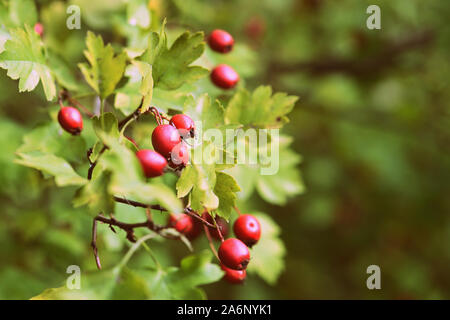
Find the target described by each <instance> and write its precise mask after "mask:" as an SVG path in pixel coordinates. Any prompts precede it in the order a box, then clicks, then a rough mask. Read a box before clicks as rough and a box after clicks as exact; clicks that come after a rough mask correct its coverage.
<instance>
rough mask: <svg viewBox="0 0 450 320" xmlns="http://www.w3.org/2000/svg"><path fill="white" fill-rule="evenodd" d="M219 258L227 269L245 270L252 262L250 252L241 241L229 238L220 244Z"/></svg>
mask: <svg viewBox="0 0 450 320" xmlns="http://www.w3.org/2000/svg"><path fill="white" fill-rule="evenodd" d="M219 258H220V261H221V262H222V263H223V264H224V265H225V266H226V267H228V268H230V269H233V270H243V269H245V268H247V265H248V263H249V261H250V251H249V250H248V248H247V246H246V245H245V244H244V243H243V242H242V241H241V240H239V239H236V238H229V239H227V240H225V241H224V242H222V243H221V244H220V247H219Z"/></svg>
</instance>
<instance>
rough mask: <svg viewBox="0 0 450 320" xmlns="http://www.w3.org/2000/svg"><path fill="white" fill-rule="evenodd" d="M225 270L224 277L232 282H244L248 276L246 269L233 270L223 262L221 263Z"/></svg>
mask: <svg viewBox="0 0 450 320" xmlns="http://www.w3.org/2000/svg"><path fill="white" fill-rule="evenodd" d="M220 267H221V268H222V270H223V271H225V275H224V276H223V278H224V279H225V280H227V281H228V282H230V283H235V284H239V283H242V282H244V280H245V277H246V276H247V271H246V270H233V269H230V268H227V267H225V266H224V265H223V264H221V265H220Z"/></svg>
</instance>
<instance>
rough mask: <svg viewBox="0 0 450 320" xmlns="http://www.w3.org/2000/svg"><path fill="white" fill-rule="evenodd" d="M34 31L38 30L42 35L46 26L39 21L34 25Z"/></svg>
mask: <svg viewBox="0 0 450 320" xmlns="http://www.w3.org/2000/svg"><path fill="white" fill-rule="evenodd" d="M34 32H36V33H37V34H38V35H39V36H41V37H42V35H43V34H44V26H43V25H42V23H40V22H37V23H36V24H35V25H34Z"/></svg>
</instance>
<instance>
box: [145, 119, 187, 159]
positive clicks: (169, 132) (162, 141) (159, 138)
mask: <svg viewBox="0 0 450 320" xmlns="http://www.w3.org/2000/svg"><path fill="white" fill-rule="evenodd" d="M180 142H181V137H180V134H179V133H178V130H177V129H176V128H174V127H173V126H171V125H170V124H160V125H159V126H157V127H156V128H155V130H153V133H152V144H153V148H155V150H156V151H158V152H159V153H160V154H161V155H162V156H164V158H169V157H170V153H171V152H172V149H173V148H175V147H176V146H177V145H178V144H179V143H180Z"/></svg>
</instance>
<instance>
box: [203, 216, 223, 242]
mask: <svg viewBox="0 0 450 320" xmlns="http://www.w3.org/2000/svg"><path fill="white" fill-rule="evenodd" d="M202 217H203V219H205V220H206V221H208V222H209V223H211V224H214V220H213V218H212V217H211V215H210V214H209V213H208V212H204V213H203V215H202ZM216 224H217V225H218V226H219V229H220V233H221V234H222V236H223V237H226V236H227V235H228V223H227V222H226V221H225V219H222V218H221V217H216ZM209 233H210V234H211V236H212V237H213V238H215V239H217V240H221V238H220V235H219V232H218V231H217V229H216V228H209Z"/></svg>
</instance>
